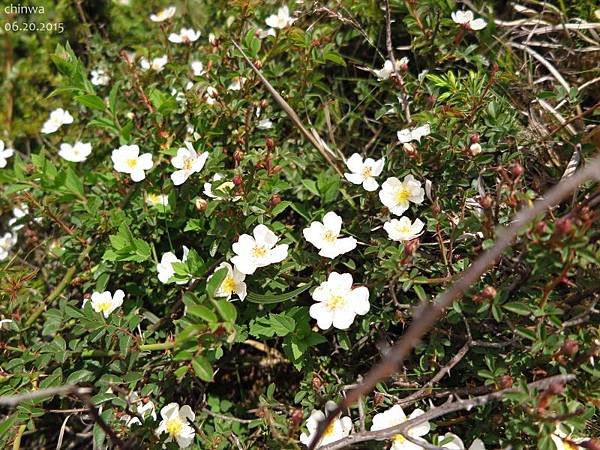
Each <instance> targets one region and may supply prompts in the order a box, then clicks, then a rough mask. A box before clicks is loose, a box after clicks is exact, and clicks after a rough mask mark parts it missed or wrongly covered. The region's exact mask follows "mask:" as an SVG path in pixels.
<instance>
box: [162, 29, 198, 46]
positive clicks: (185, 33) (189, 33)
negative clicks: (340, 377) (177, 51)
mask: <svg viewBox="0 0 600 450" xmlns="http://www.w3.org/2000/svg"><path fill="white" fill-rule="evenodd" d="M199 37H200V32H199V31H195V30H193V29H192V28H182V29H181V30H180V31H179V34H177V33H171V34H170V35H169V41H170V42H173V43H175V44H190V43H192V42H195V41H197V40H198V38H199Z"/></svg>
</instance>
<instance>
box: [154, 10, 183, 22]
mask: <svg viewBox="0 0 600 450" xmlns="http://www.w3.org/2000/svg"><path fill="white" fill-rule="evenodd" d="M176 11H177V9H176V8H175V7H174V6H169V7H168V8H165V9H163V10H162V11H160V12H158V13H157V14H151V15H150V20H151V21H152V22H164V21H165V20H168V19H170V18H171V17H173V16H174V15H175V12H176Z"/></svg>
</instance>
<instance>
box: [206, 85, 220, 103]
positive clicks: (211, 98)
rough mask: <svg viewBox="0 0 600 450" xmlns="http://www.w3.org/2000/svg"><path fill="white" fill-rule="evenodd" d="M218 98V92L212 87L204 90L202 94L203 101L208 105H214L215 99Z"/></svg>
mask: <svg viewBox="0 0 600 450" xmlns="http://www.w3.org/2000/svg"><path fill="white" fill-rule="evenodd" d="M218 97H219V91H217V90H216V89H215V88H214V87H212V86H208V87H207V88H206V92H205V93H204V100H206V103H208V104H209V105H214V104H215V103H217V98H218Z"/></svg>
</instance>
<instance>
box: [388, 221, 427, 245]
mask: <svg viewBox="0 0 600 450" xmlns="http://www.w3.org/2000/svg"><path fill="white" fill-rule="evenodd" d="M424 226H425V224H424V223H423V222H422V221H421V219H415V221H414V222H412V223H411V222H410V219H409V218H408V217H405V216H403V217H400V220H398V219H392V220H390V221H389V222H386V223H384V224H383V229H384V230H385V231H387V234H388V237H389V238H390V239H391V240H392V241H410V240H411V239H415V238H416V237H418V236H419V234H421V231H423V227H424Z"/></svg>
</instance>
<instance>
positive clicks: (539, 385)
mask: <svg viewBox="0 0 600 450" xmlns="http://www.w3.org/2000/svg"><path fill="white" fill-rule="evenodd" d="M575 378H576V377H575V375H570V374H569V375H556V376H553V377H549V378H544V379H543V380H539V381H534V382H532V383H529V384H528V385H527V388H528V389H539V390H544V389H547V388H548V387H550V386H552V385H554V384H562V383H567V382H569V381H573V380H575ZM519 391H520V389H519V388H508V389H502V390H500V391H496V392H492V393H490V394H486V395H481V396H479V397H474V398H471V399H468V400H458V401H456V402H449V403H444V404H443V405H441V406H438V407H434V408H432V409H430V410H429V411H427V412H426V413H424V414H421V415H420V416H417V417H415V418H413V419H410V420H407V421H406V422H402V423H401V424H399V425H395V426H393V427H390V428H385V429H383V430H377V431H366V432H364V433H355V434H351V435H350V436H348V437H345V438H343V439H340V440H338V441H335V442H332V443H331V444H328V445H325V446H323V447H319V450H336V449H339V448H344V447H346V446H348V445H352V444H357V443H359V442H365V441H372V440H382V439H389V438H391V437H393V436H395V435H397V434H400V435H402V436H404V437H405V438H406V439H408V440H409V441H411V442H413V441H412V440H411V439H410V438H411V436H409V435H408V431H409V430H410V429H411V428H414V427H416V426H417V425H420V424H422V423H425V422H429V421H431V420H433V419H436V418H438V417H441V416H445V415H447V414H451V413H453V412H457V411H462V410H467V411H468V410H470V409H472V408H474V407H477V406H482V405H485V404H486V403H489V402H491V401H495V400H500V399H501V398H502V397H503V396H504V395H506V394H508V393H512V392H519ZM313 442H315V441H313ZM416 443H418V444H419V445H421V446H423V443H422V442H420V441H416ZM423 447H424V448H437V447H425V446H423Z"/></svg>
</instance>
